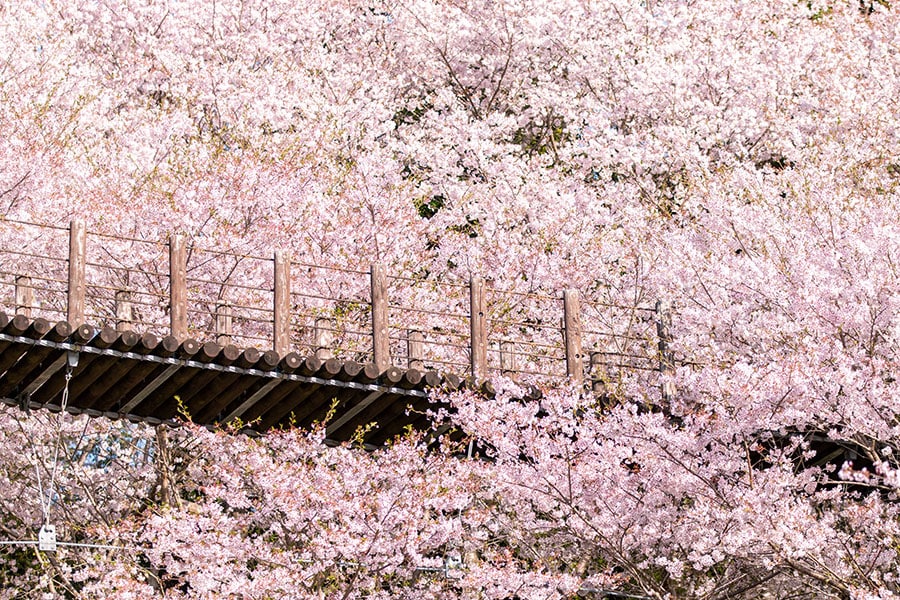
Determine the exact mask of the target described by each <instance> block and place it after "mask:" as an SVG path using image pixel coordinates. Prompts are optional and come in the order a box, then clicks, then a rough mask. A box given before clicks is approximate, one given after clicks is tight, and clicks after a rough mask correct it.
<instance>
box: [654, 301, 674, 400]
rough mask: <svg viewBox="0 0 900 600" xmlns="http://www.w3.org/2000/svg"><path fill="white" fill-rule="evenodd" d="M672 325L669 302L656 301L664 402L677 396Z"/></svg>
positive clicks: (661, 386)
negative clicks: (674, 378) (674, 380)
mask: <svg viewBox="0 0 900 600" xmlns="http://www.w3.org/2000/svg"><path fill="white" fill-rule="evenodd" d="M671 325H672V309H671V306H669V303H668V302H666V301H664V300H659V301H658V302H657V303H656V337H657V339H658V343H659V346H658V347H659V372H660V374H661V375H662V383H661V385H660V390H661V392H662V400H663V403H668V402H670V401H671V400H672V399H673V398H674V397H675V383H674V382H672V381H671V379H670V378H671V376H672V375H674V374H675V360H674V358H673V356H672V351H671V349H670V348H669V344H670V343H671V341H672V337H671V333H670V332H669V328H670V327H671Z"/></svg>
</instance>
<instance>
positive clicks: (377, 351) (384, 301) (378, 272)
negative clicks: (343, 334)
mask: <svg viewBox="0 0 900 600" xmlns="http://www.w3.org/2000/svg"><path fill="white" fill-rule="evenodd" d="M369 274H370V276H371V277H370V279H371V288H372V306H371V308H372V362H373V363H375V366H376V367H377V368H378V370H379V371H380V372H383V371H386V370H387V368H388V367H389V366H391V341H390V339H389V337H388V335H389V332H388V291H387V276H386V275H385V273H384V266H383V265H382V264H380V263H374V264H372V265H371V267H370V269H369Z"/></svg>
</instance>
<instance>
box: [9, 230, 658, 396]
mask: <svg viewBox="0 0 900 600" xmlns="http://www.w3.org/2000/svg"><path fill="white" fill-rule="evenodd" d="M0 227H2V228H3V231H2V234H0V235H2V238H3V239H4V240H8V243H7V244H6V246H5V247H4V248H2V249H0V306H2V307H3V309H4V310H8V311H10V312H16V313H24V314H27V315H31V316H35V317H36V316H43V317H45V318H48V319H50V320H68V321H69V322H70V323H73V324H81V323H89V324H92V325H99V326H112V327H116V328H118V329H119V330H124V329H132V328H133V329H135V330H138V331H141V332H145V331H149V332H152V333H156V334H158V335H173V336H175V337H178V338H182V339H183V338H186V337H193V338H195V339H198V340H200V341H209V340H213V341H217V342H218V343H220V344H223V345H224V344H229V343H231V344H235V345H237V346H240V347H257V348H260V349H265V350H268V349H274V350H276V351H278V352H279V354H281V355H284V354H287V353H288V352H291V351H293V352H298V353H300V354H302V355H309V354H315V355H317V356H319V357H320V358H330V357H335V358H341V359H345V360H348V359H349V360H356V361H359V362H374V363H375V364H376V365H378V366H379V368H381V369H382V370H383V369H386V368H387V367H388V366H390V365H395V366H400V367H409V368H416V369H419V370H424V369H434V370H438V371H442V372H445V373H452V374H455V375H458V376H473V377H475V378H476V379H483V378H487V377H489V376H491V375H493V374H497V373H503V374H506V375H510V376H520V375H532V376H550V377H557V378H561V377H566V376H568V377H569V378H572V379H574V380H576V381H579V382H591V383H592V385H593V386H594V388H595V389H597V390H598V391H600V392H609V393H612V392H614V391H615V390H617V389H619V388H620V387H621V385H622V384H623V383H624V381H625V379H626V375H627V378H628V379H629V380H634V379H635V378H636V377H637V378H639V379H640V378H654V377H655V378H657V379H658V378H659V373H660V371H662V372H664V373H665V372H669V371H671V370H672V360H671V352H670V350H669V340H668V336H669V334H668V323H667V322H666V321H667V319H668V314H667V312H666V310H667V309H665V306H664V305H657V306H645V305H640V304H638V303H635V304H634V305H631V306H628V305H620V304H616V303H612V302H605V301H603V300H602V299H599V298H584V297H582V294H581V293H579V291H577V290H565V291H564V292H561V293H559V294H541V293H521V292H517V291H507V290H502V289H499V288H497V287H495V285H493V284H492V282H490V281H485V280H483V279H481V278H480V277H473V278H472V279H471V280H470V281H469V282H446V281H435V280H429V279H420V278H414V277H406V276H402V275H387V274H386V273H385V272H384V269H383V268H382V267H381V266H380V265H378V264H374V265H372V266H371V268H370V269H369V270H367V271H364V270H358V269H352V268H346V267H343V266H329V265H318V264H311V263H305V262H302V261H298V260H293V259H292V257H291V256H290V255H289V254H288V253H287V252H283V251H276V252H274V253H273V255H271V256H262V255H250V254H241V253H236V252H230V251H222V250H216V249H209V248H205V247H203V245H202V244H201V243H199V242H194V243H191V241H190V240H187V239H185V238H183V237H181V236H174V237H172V238H171V239H169V240H166V241H156V240H144V239H139V238H132V237H127V236H118V235H110V234H106V233H99V232H88V231H86V229H85V227H84V225H83V223H82V222H81V221H73V222H72V223H71V224H70V226H69V227H60V226H56V225H46V224H36V223H29V222H24V221H14V220H10V219H4V220H0ZM400 292H402V293H400Z"/></svg>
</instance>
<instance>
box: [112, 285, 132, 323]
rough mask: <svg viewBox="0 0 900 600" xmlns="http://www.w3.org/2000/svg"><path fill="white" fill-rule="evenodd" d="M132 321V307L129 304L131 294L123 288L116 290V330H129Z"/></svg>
mask: <svg viewBox="0 0 900 600" xmlns="http://www.w3.org/2000/svg"><path fill="white" fill-rule="evenodd" d="M133 322H134V309H133V307H132V304H131V294H130V293H129V292H127V291H125V290H119V291H118V292H116V331H118V332H119V333H121V332H123V331H131V324H132V323H133Z"/></svg>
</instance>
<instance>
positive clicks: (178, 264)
mask: <svg viewBox="0 0 900 600" xmlns="http://www.w3.org/2000/svg"><path fill="white" fill-rule="evenodd" d="M169 323H170V325H169V332H170V333H171V334H172V336H173V337H175V338H177V339H178V340H182V341H183V340H185V339H186V338H187V330H188V327H187V251H186V244H185V240H184V236H181V235H173V236H171V237H170V238H169Z"/></svg>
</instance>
